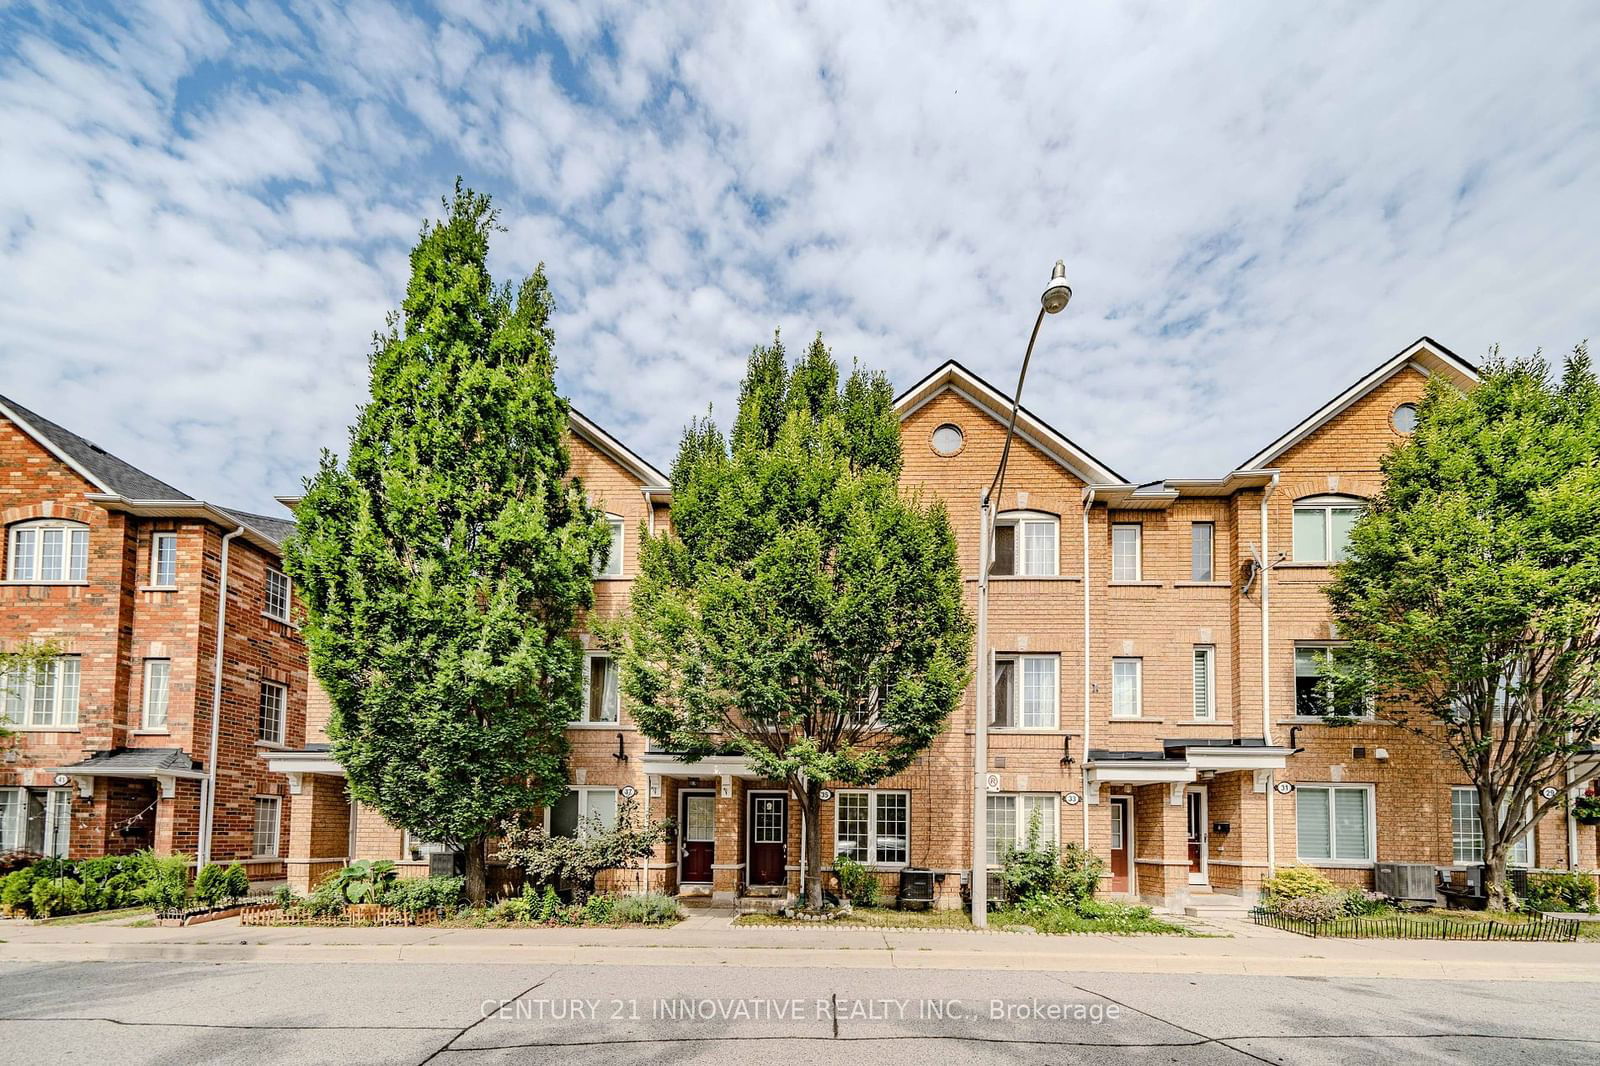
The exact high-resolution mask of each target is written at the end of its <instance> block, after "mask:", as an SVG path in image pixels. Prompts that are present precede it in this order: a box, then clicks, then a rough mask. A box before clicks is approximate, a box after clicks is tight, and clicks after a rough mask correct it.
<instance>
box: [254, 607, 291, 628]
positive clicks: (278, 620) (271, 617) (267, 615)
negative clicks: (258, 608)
mask: <svg viewBox="0 0 1600 1066" xmlns="http://www.w3.org/2000/svg"><path fill="white" fill-rule="evenodd" d="M261 617H262V618H265V619H266V620H267V621H269V622H276V623H278V624H279V625H281V626H289V627H290V628H291V629H298V628H300V627H299V626H296V625H295V624H294V623H293V622H291V621H289V620H288V619H287V618H279V617H278V616H277V615H275V614H272V613H270V612H267V611H262V612H261Z"/></svg>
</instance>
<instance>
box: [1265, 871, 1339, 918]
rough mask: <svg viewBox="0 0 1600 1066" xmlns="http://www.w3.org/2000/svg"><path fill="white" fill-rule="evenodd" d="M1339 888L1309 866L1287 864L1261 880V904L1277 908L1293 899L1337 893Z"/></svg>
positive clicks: (1273, 908)
mask: <svg viewBox="0 0 1600 1066" xmlns="http://www.w3.org/2000/svg"><path fill="white" fill-rule="evenodd" d="M1338 892H1339V888H1338V886H1337V885H1335V884H1334V883H1333V882H1332V881H1330V880H1328V879H1327V878H1326V877H1324V876H1323V875H1322V874H1320V873H1318V872H1317V871H1316V870H1313V869H1312V868H1311V867H1309V866H1285V867H1284V868H1283V869H1281V870H1279V871H1278V872H1277V873H1276V874H1274V875H1273V876H1271V877H1269V878H1267V879H1266V880H1265V881H1263V882H1261V905H1262V906H1263V907H1265V908H1266V909H1267V910H1277V909H1278V908H1279V907H1281V906H1282V905H1283V904H1284V903H1287V902H1288V901H1289V900H1291V899H1300V898H1303V897H1306V896H1329V895H1336V894H1338Z"/></svg>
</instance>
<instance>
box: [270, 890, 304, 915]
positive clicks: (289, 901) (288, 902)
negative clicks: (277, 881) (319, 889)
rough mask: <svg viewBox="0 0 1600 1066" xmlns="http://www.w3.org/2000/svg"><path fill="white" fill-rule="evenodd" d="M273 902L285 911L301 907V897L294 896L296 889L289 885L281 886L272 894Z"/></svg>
mask: <svg viewBox="0 0 1600 1066" xmlns="http://www.w3.org/2000/svg"><path fill="white" fill-rule="evenodd" d="M272 902H274V903H276V904H277V905H278V906H279V907H282V908H283V909H284V910H288V909H289V908H290V907H297V906H299V905H300V902H301V901H300V897H299V896H297V895H295V894H294V889H292V888H290V887H289V886H288V885H279V886H278V890H277V891H276V892H274V893H273V894H272Z"/></svg>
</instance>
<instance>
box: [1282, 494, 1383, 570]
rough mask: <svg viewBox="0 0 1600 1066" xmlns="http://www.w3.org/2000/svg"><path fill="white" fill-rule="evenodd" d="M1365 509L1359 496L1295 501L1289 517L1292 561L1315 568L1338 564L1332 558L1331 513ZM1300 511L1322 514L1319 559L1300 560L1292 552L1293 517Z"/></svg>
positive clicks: (1366, 502) (1328, 496)
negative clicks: (1319, 512)
mask: <svg viewBox="0 0 1600 1066" xmlns="http://www.w3.org/2000/svg"><path fill="white" fill-rule="evenodd" d="M1367 507H1368V501H1367V500H1365V499H1363V498H1361V497H1359V496H1340V495H1324V496H1307V497H1304V498H1303V499H1299V500H1295V501H1294V505H1293V509H1292V512H1291V514H1290V516H1289V520H1290V526H1289V550H1290V553H1291V554H1293V555H1294V561H1295V562H1297V563H1310V564H1312V565H1316V566H1333V565H1334V564H1335V563H1336V562H1338V560H1336V559H1335V558H1334V557H1333V512H1334V511H1346V510H1358V511H1365V510H1366V509H1367ZM1301 511H1321V512H1322V558H1320V559H1302V558H1300V556H1299V554H1298V553H1296V552H1295V551H1294V545H1295V536H1294V525H1293V522H1294V517H1295V515H1298V514H1299V513H1300V512H1301Z"/></svg>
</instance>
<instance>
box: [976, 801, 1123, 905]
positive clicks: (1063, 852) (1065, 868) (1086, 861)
mask: <svg viewBox="0 0 1600 1066" xmlns="http://www.w3.org/2000/svg"><path fill="white" fill-rule="evenodd" d="M1040 826H1041V823H1040V818H1039V812H1037V811H1035V812H1034V813H1033V816H1032V817H1031V818H1030V819H1029V821H1028V836H1027V839H1026V840H1025V841H1024V842H1023V845H1022V846H1021V847H1014V848H1010V849H1008V850H1007V851H1006V854H1005V864H1004V865H1003V866H1002V867H1001V869H1000V880H1001V882H1002V883H1003V884H1004V885H1005V886H1006V898H1007V899H1010V900H1016V901H1021V900H1026V899H1030V898H1032V897H1034V896H1039V897H1043V898H1046V899H1052V900H1057V901H1059V902H1062V903H1065V904H1067V905H1069V906H1071V905H1075V904H1078V903H1082V902H1084V901H1086V900H1090V899H1093V898H1094V894H1095V892H1096V891H1097V890H1098V889H1099V887H1100V875H1101V874H1103V873H1104V872H1105V860H1104V859H1102V858H1100V856H1098V855H1096V854H1095V853H1094V852H1092V851H1089V850H1088V849H1086V848H1084V847H1081V846H1080V845H1077V844H1068V845H1067V846H1066V847H1065V848H1060V847H1057V846H1056V845H1055V844H1054V843H1048V844H1047V843H1042V842H1041V841H1040V836H1041V829H1040Z"/></svg>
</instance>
